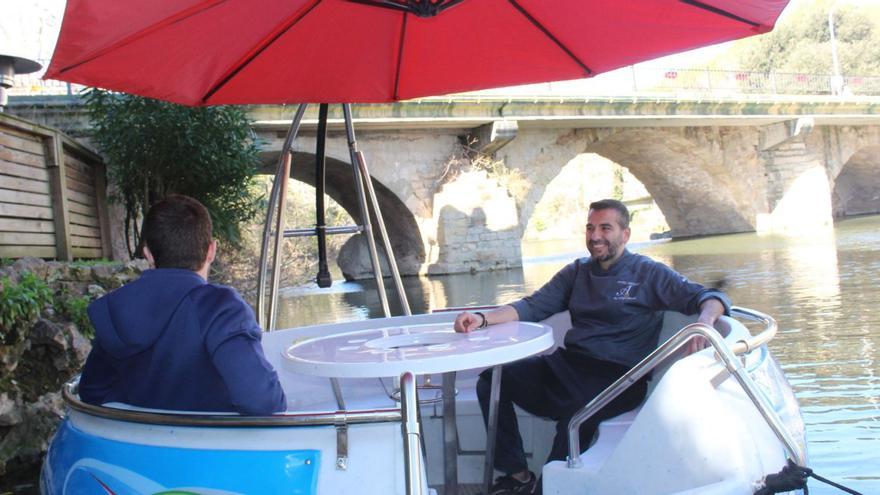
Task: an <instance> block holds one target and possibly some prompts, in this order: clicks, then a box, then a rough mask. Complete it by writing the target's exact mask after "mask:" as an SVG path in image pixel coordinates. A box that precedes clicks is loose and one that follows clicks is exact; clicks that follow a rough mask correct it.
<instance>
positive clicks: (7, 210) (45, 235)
mask: <svg viewBox="0 0 880 495" xmlns="http://www.w3.org/2000/svg"><path fill="white" fill-rule="evenodd" d="M104 180H105V179H104V163H103V161H102V160H101V158H100V157H99V156H98V155H96V154H95V153H93V152H92V151H89V149H88V148H86V147H84V146H82V145H81V144H79V143H76V142H75V141H73V140H72V139H71V138H69V137H68V136H66V135H64V134H62V133H61V132H60V131H58V130H57V129H52V128H49V127H44V126H41V125H37V124H34V123H31V122H28V121H26V120H22V119H19V118H16V117H12V116H10V115H6V114H2V113H0V257H3V258H21V257H24V256H34V257H37V258H55V259H59V260H72V259H74V258H101V257H106V258H110V256H111V248H110V227H109V220H108V217H107V201H106V196H105V192H106V187H105V182H104Z"/></svg>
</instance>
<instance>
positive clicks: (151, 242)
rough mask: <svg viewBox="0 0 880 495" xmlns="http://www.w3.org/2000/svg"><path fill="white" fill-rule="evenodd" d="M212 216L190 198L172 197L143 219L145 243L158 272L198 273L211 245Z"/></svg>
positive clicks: (161, 202) (151, 210)
mask: <svg viewBox="0 0 880 495" xmlns="http://www.w3.org/2000/svg"><path fill="white" fill-rule="evenodd" d="M211 228H212V227H211V215H210V214H209V213H208V209H207V208H205V207H204V206H203V205H202V204H201V203H199V202H198V201H196V200H195V199H193V198H190V197H189V196H183V195H180V194H171V195H168V196H166V197H165V198H164V199H162V200H161V201H159V202H158V203H156V204H154V205H153V206H151V207H150V211H148V212H147V217H146V218H145V219H144V231H143V236H144V242H146V244H147V247H148V248H150V252H151V253H152V254H153V259H154V260H155V264H156V268H185V269H187V270H193V271H197V270H199V269H200V268H201V267H202V265H203V264H204V262H205V257H206V256H207V254H208V246H210V244H211Z"/></svg>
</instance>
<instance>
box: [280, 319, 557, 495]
mask: <svg viewBox="0 0 880 495" xmlns="http://www.w3.org/2000/svg"><path fill="white" fill-rule="evenodd" d="M376 323H377V324H382V323H383V320H376ZM384 323H387V322H384ZM552 346H553V331H552V330H551V329H550V327H548V326H546V325H542V324H538V323H526V322H510V323H503V324H500V325H492V326H489V327H487V328H485V329H483V330H476V331H473V332H470V333H456V332H455V331H454V330H453V328H452V323H429V324H421V325H404V326H385V327H378V326H377V327H376V328H369V329H364V330H357V331H352V332H344V333H335V334H330V335H327V336H325V337H314V338H310V339H307V340H304V341H301V342H296V343H294V344H293V345H291V346H290V347H288V348H287V350H286V351H285V352H284V357H285V358H286V363H285V367H286V368H288V369H290V370H291V371H295V372H297V373H302V374H305V375H313V376H323V377H330V378H375V377H393V376H399V377H400V387H401V407H402V408H403V413H404V420H405V422H406V425H405V431H406V435H407V438H406V439H405V442H404V447H405V450H406V457H407V492H408V493H418V492H419V491H421V490H423V489H424V487H425V483H424V482H422V480H421V473H422V467H421V453H420V452H421V450H420V448H419V435H420V432H419V426H418V417H417V407H418V405H417V403H416V384H415V375H422V374H432V373H446V372H454V371H460V370H466V369H473V368H486V367H490V366H499V365H501V364H504V363H509V362H511V361H516V360H517V359H521V358H524V357H528V356H531V355H534V354H537V353H539V352H542V351H544V350H547V349H549V348H550V347H552ZM500 375H501V373H500V372H499V370H498V369H497V368H496V370H495V372H494V373H493V379H492V389H491V394H490V410H489V428H488V430H489V431H488V435H487V449H486V453H487V454H486V457H487V459H486V461H487V466H486V476H485V478H486V479H487V480H491V474H492V466H491V460H492V458H493V457H494V443H495V442H494V440H495V435H494V433H495V428H496V423H497V403H498V389H499V385H500V378H501V376H500Z"/></svg>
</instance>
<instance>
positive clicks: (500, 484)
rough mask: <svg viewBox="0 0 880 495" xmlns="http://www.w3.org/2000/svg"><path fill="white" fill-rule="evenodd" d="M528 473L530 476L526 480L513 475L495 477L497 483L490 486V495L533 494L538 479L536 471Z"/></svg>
mask: <svg viewBox="0 0 880 495" xmlns="http://www.w3.org/2000/svg"><path fill="white" fill-rule="evenodd" d="M528 473H529V477H528V479H526V480H525V481H520V480H518V479H516V478H515V477H514V476H513V475H507V476H499V477H498V478H495V484H493V485H492V488H489V495H514V494H531V493H532V492H533V491H534V490H535V483H536V482H537V481H538V479H537V477H535V473H533V472H531V471H529V472H528Z"/></svg>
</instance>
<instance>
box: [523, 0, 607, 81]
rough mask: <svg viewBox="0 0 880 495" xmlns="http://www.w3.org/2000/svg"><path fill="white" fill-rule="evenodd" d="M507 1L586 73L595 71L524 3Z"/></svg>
mask: <svg viewBox="0 0 880 495" xmlns="http://www.w3.org/2000/svg"><path fill="white" fill-rule="evenodd" d="M507 1H508V2H510V4H511V5H513V7H514V8H515V9H516V10H518V11H519V12H520V14H522V15H523V16H525V18H526V19H528V21H529V22H531V23H532V24H533V25H534V26H535V27H536V28H538V29H540V30H541V32H542V33H544V35H545V36H547V37H548V38H550V40H551V41H552V42H553V43H555V44H556V46H558V47H559V48H560V49H561V50H562V51H564V52H565V54H566V55H568V56H569V57H570V58H571V59H572V60H574V62H575V63H576V64H578V65H579V66H580V67H581V69H583V70H584V72H586V75H588V76H589V75H590V74H592V73H593V71H592V69H590V68H589V67H587V64H585V63H583V62H582V61H581V59H579V58H578V57H577V55H575V54H574V53H573V52H572V51H571V50H569V49H568V47H567V46H565V45H564V44H563V43H562V42H561V41H559V39H558V38H557V37H556V36H553V33H551V32H550V30H549V29H547V28H546V27H544V25H543V24H541V23H540V22H538V20H537V19H535V18H534V17H532V14H530V13H529V12H528V11H527V10H526V9H525V8H524V7H523V6H522V5H520V4H519V2H517V0H507Z"/></svg>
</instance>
